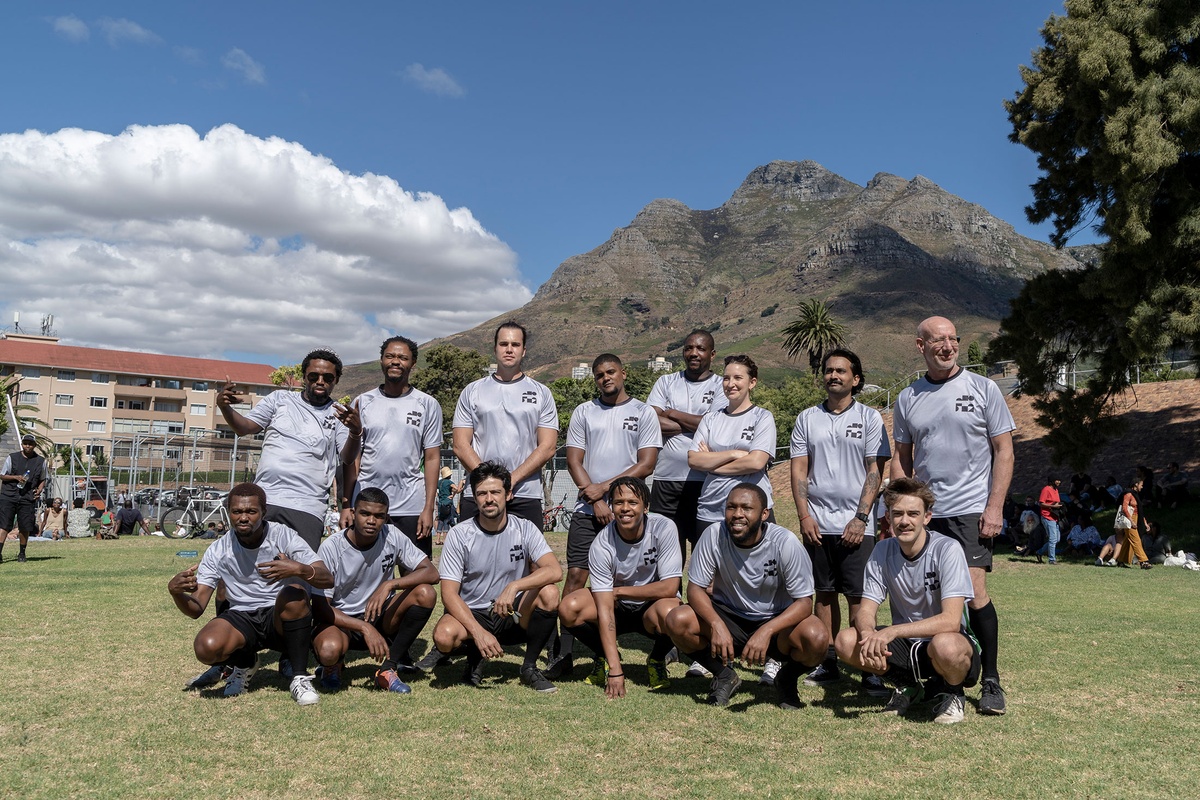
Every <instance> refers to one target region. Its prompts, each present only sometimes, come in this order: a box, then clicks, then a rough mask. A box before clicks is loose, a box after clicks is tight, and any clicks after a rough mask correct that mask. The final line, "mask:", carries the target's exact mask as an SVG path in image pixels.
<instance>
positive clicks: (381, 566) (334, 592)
mask: <svg viewBox="0 0 1200 800" xmlns="http://www.w3.org/2000/svg"><path fill="white" fill-rule="evenodd" d="M317 558H318V559H320V560H321V561H322V562H324V564H325V566H326V567H327V568H328V569H329V571H330V572H332V573H333V588H331V589H317V590H316V591H318V592H321V593H322V594H324V595H325V596H326V597H328V598H329V602H330V604H331V605H332V606H333V607H334V608H336V609H339V610H340V611H341V612H342V613H344V614H349V615H350V616H352V617H357V616H361V615H362V613H363V612H365V611H366V610H367V601H368V600H369V599H371V595H372V594H373V593H374V592H375V590H376V589H378V588H379V585H380V584H381V583H383V582H384V581H389V580H391V579H392V575H393V574H394V570H395V567H396V566H397V565H399V566H400V567H401V568H402V569H403V571H404V572H406V573H407V572H412V571H413V570H415V569H416V568H417V567H419V566H420V565H421V562H422V561H424V560H425V554H424V553H422V552H421V551H420V550H418V549H417V546H416V545H415V544H413V543H412V540H411V539H409V538H408V537H407V536H405V535H404V533H403V531H401V530H400V529H399V528H395V527H392V526H391V525H384V526H383V528H381V529H380V531H379V536H377V537H376V539H375V544H373V545H371V547H370V548H369V549H367V550H359V549H358V548H357V547H355V546H354V545H353V544H351V543H350V537H349V536H348V535H347V534H346V531H345V530H341V531H339V532H338V533H336V534H334V535H333V536H330V537H329V538H328V539H326V540H325V541H323V542H321V549H320V550H318V551H317Z"/></svg>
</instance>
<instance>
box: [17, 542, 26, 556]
mask: <svg viewBox="0 0 1200 800" xmlns="http://www.w3.org/2000/svg"><path fill="white" fill-rule="evenodd" d="M17 555H19V556H23V555H25V545H21V546H20V548H19V549H18V550H17Z"/></svg>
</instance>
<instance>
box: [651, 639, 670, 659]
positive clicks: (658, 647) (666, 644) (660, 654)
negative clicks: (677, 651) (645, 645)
mask: <svg viewBox="0 0 1200 800" xmlns="http://www.w3.org/2000/svg"><path fill="white" fill-rule="evenodd" d="M674 646H675V643H674V642H672V641H671V637H670V636H667V635H666V634H659V635H658V636H655V637H654V645H653V646H652V647H651V648H650V660H651V661H665V660H666V658H667V653H669V652H671V648H672V647H674Z"/></svg>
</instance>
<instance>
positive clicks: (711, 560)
mask: <svg viewBox="0 0 1200 800" xmlns="http://www.w3.org/2000/svg"><path fill="white" fill-rule="evenodd" d="M762 531H763V534H762V539H760V540H759V542H758V544H756V545H754V546H753V547H738V546H737V545H736V544H734V543H733V537H732V536H731V535H730V533H729V531H728V529H727V528H726V527H725V523H724V522H714V523H713V524H712V525H709V526H708V528H706V529H705V530H704V533H702V534H701V535H700V541H699V542H697V543H696V547H695V549H694V550H692V561H691V563H690V564H688V587H689V588H688V591H689V592H690V591H692V590H691V588H690V587H691V586H692V585H693V584H694V585H696V586H699V587H701V588H705V589H707V588H710V587H711V588H712V598H713V600H714V601H716V602H718V603H720V604H721V605H723V606H725V607H726V608H728V609H729V610H731V611H733V612H734V613H735V614H737V615H738V616H741V617H745V618H746V619H753V620H768V619H771V618H773V617H777V616H779V615H780V614H781V613H783V612H784V611H785V610H786V609H787V607H788V606H790V605H791V604H792V603H793V602H794V601H796V600H799V599H801V598H803V597H811V596H812V594H813V586H814V584H813V574H812V561H810V560H809V558H808V553H806V552H804V545H802V544H800V540H799V539H798V538H796V534H794V533H792V532H791V531H789V530H788V529H787V528H785V527H783V526H782V525H776V524H775V523H773V522H764V523H763V525H762Z"/></svg>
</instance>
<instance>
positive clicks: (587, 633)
mask: <svg viewBox="0 0 1200 800" xmlns="http://www.w3.org/2000/svg"><path fill="white" fill-rule="evenodd" d="M564 630H567V631H570V632H571V636H572V637H574V638H576V639H578V640H579V641H581V642H583V643H584V644H585V645H587V647H588V648H589V649H590V650H591V651H592V652H593V653H595V654H596V658H603V657H604V645H603V644H601V642H600V631H599V630H598V629H597V628H596V626H595V625H589V624H588V623H586V622H584V623H582V624H579V625H572V626H571V627H569V628H564ZM563 641H566V639H565V638H564V639H563ZM568 652H569V651H568ZM561 654H562V648H561V647H560V648H559V655H561Z"/></svg>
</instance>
